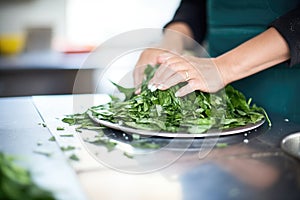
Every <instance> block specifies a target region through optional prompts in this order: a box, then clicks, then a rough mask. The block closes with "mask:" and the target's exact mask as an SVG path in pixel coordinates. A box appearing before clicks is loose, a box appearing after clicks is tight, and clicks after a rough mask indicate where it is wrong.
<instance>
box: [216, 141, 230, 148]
mask: <svg viewBox="0 0 300 200" xmlns="http://www.w3.org/2000/svg"><path fill="white" fill-rule="evenodd" d="M227 146H228V144H227V143H224V142H223V143H217V144H216V147H217V148H225V147H227Z"/></svg>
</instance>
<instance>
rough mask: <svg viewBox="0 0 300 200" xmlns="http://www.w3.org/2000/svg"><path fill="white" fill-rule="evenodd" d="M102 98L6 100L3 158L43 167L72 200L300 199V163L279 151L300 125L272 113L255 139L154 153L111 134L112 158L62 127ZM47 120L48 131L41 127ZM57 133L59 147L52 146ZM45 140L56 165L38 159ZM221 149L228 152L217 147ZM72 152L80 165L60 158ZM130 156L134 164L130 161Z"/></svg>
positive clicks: (182, 144) (180, 144) (170, 142)
mask: <svg viewBox="0 0 300 200" xmlns="http://www.w3.org/2000/svg"><path fill="white" fill-rule="evenodd" d="M102 97H103V96H101V95H97V97H95V96H93V95H76V96H72V95H62V96H36V97H23V98H0V108H1V112H0V116H1V117H0V134H1V143H0V147H1V148H0V149H1V151H5V152H8V153H14V154H18V155H22V156H25V157H27V158H29V160H31V161H30V162H25V165H28V166H29V167H30V168H31V169H32V170H33V171H35V170H37V168H38V169H39V170H40V172H41V173H39V176H43V177H45V178H43V180H44V181H45V182H46V183H48V184H46V185H47V186H48V187H49V188H55V187H57V185H64V188H65V190H64V191H65V194H66V193H67V194H69V195H71V196H72V195H73V196H74V195H75V193H76V194H77V195H78V198H77V199H84V198H85V195H86V196H87V197H88V199H300V162H299V160H297V159H295V158H294V157H291V156H289V155H287V154H286V153H284V152H283V151H282V150H281V149H280V142H281V140H282V139H283V138H284V137H285V136H287V135H289V134H291V133H294V132H297V131H300V124H297V123H293V122H292V121H289V120H288V119H285V118H283V117H281V116H276V115H273V114H272V113H269V115H270V118H271V120H272V123H273V126H272V127H270V128H269V127H268V126H267V124H266V123H265V124H264V125H263V126H262V127H260V128H258V129H256V130H253V131H251V132H247V133H242V134H237V135H233V136H227V137H219V138H210V139H208V138H206V139H197V140H196V139H184V140H182V139H165V138H147V140H149V141H152V142H155V143H159V144H163V146H164V147H163V148H160V149H158V150H148V151H146V150H145V151H141V150H137V149H134V148H131V147H130V145H128V144H129V143H130V142H129V141H128V140H124V139H125V138H126V137H128V135H126V134H123V133H122V132H118V131H114V130H111V129H106V130H104V132H105V133H106V134H109V135H110V137H111V138H114V139H115V140H116V141H119V145H118V148H116V149H115V150H113V151H111V152H109V151H107V149H106V148H105V147H103V146H98V145H94V144H91V143H87V142H85V141H84V140H83V139H84V138H85V137H89V135H92V134H93V133H92V132H90V131H87V132H83V133H78V132H76V131H75V130H74V127H70V126H68V125H67V124H64V123H62V122H61V121H60V119H61V118H62V117H63V116H64V115H66V114H72V113H73V112H80V111H84V110H85V109H86V108H87V107H89V106H90V105H92V104H97V103H98V102H99V101H98V99H100V101H101V98H102ZM299 117H300V116H299ZM42 121H44V122H45V123H46V124H47V128H43V127H41V126H39V125H38V123H39V122H42ZM57 126H64V127H65V131H58V130H56V127H57ZM51 134H52V135H54V136H55V137H56V138H57V142H56V143H50V142H49V141H48V140H47V138H49V137H50V136H51ZM61 134H73V135H74V137H68V138H66V137H61V136H60V135H61ZM39 140H42V141H43V142H44V144H45V147H47V148H50V149H53V151H54V156H53V157H52V158H45V157H43V156H41V155H36V154H34V153H33V152H32V150H33V149H34V148H36V147H37V146H36V142H37V141H39ZM216 142H217V143H227V144H228V146H227V147H224V148H220V147H217V146H214V145H212V144H215V143H216ZM67 145H73V146H76V147H77V148H76V152H75V153H76V155H78V157H79V158H80V161H79V162H70V161H68V152H64V154H63V153H62V152H60V151H59V146H67ZM42 146H43V145H42ZM124 151H128V152H131V153H132V154H133V155H134V158H128V157H126V156H124V154H123V152H124ZM45 163H48V164H47V165H46V164H45ZM68 163H70V164H71V165H70V166H71V167H70V166H69V165H68ZM53 165H55V166H56V167H49V166H53ZM61 169H64V170H61ZM49 172H51V174H52V173H53V176H51V177H50V176H49ZM74 172H75V173H74ZM62 174H64V175H63V177H64V178H63V181H62V182H63V183H62V182H61V181H60V180H62V178H59V176H61V175H62ZM39 176H37V178H38V177H39ZM54 180H59V181H54ZM78 188H80V189H78ZM67 191H68V192H67ZM81 191H83V193H84V194H85V195H84V194H81ZM73 192H75V193H73ZM62 193H63V192H61V194H60V196H63V194H62ZM80 195H81V196H80ZM61 199H68V198H61Z"/></svg>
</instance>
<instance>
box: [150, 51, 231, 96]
mask: <svg viewBox="0 0 300 200" xmlns="http://www.w3.org/2000/svg"><path fill="white" fill-rule="evenodd" d="M157 62H158V63H159V64H161V65H160V67H159V68H158V70H157V71H156V73H155V74H154V77H153V78H152V79H151V80H150V81H149V85H148V88H149V89H151V90H156V89H160V90H166V89H168V88H170V87H172V86H174V85H177V84H178V83H180V82H187V85H185V86H183V87H182V88H180V89H179V90H178V91H177V92H176V96H178V97H181V96H185V95H187V94H189V93H191V92H193V91H195V90H200V91H203V92H209V93H212V92H217V91H218V90H220V89H221V88H223V87H224V86H225V85H226V84H228V83H226V82H225V81H224V80H223V75H222V74H221V70H220V69H219V68H218V67H220V66H217V64H216V63H217V62H216V59H214V58H212V59H210V58H198V57H194V56H179V55H175V54H171V53H165V54H162V55H159V56H158V58H157Z"/></svg>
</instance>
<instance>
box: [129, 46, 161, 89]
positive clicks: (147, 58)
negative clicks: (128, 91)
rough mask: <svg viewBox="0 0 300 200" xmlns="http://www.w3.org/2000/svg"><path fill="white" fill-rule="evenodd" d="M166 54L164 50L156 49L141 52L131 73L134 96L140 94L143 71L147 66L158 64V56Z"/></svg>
mask: <svg viewBox="0 0 300 200" xmlns="http://www.w3.org/2000/svg"><path fill="white" fill-rule="evenodd" d="M164 53H166V51H165V50H162V49H158V48H149V49H146V50H145V51H143V52H142V54H141V56H140V58H139V60H138V62H137V64H136V66H135V68H134V72H133V76H134V87H135V88H136V91H135V94H139V93H140V92H141V85H142V82H143V79H144V71H145V69H146V67H147V65H152V66H155V65H156V64H157V63H158V62H157V61H158V60H157V58H158V57H159V55H161V54H164Z"/></svg>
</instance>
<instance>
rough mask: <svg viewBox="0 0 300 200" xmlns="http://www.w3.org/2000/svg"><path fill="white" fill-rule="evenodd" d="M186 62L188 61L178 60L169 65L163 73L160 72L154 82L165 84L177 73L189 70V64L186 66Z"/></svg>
mask: <svg viewBox="0 0 300 200" xmlns="http://www.w3.org/2000/svg"><path fill="white" fill-rule="evenodd" d="M185 64H186V63H183V62H178V63H173V64H171V65H169V66H168V68H167V70H165V71H164V72H163V73H160V74H159V75H158V77H157V79H156V80H153V81H154V83H156V84H158V85H159V84H163V83H165V82H166V81H167V80H168V79H170V77H172V76H173V75H175V74H176V73H183V72H184V71H186V70H188V66H186V65H185Z"/></svg>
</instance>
